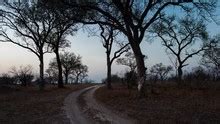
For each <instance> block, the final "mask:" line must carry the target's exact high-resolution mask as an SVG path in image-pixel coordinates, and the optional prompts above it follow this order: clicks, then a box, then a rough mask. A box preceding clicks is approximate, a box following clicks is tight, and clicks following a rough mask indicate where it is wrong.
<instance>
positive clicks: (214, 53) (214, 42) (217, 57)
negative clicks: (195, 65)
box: [201, 34, 220, 78]
mask: <svg viewBox="0 0 220 124" xmlns="http://www.w3.org/2000/svg"><path fill="white" fill-rule="evenodd" d="M201 62H202V65H204V66H206V67H207V68H210V69H211V70H212V73H214V77H215V78H219V77H220V34H218V35H217V36H215V37H214V38H213V39H211V45H210V47H209V49H206V50H205V51H204V53H203V56H202V60H201Z"/></svg>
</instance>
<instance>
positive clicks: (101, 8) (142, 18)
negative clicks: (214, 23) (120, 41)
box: [62, 0, 217, 96]
mask: <svg viewBox="0 0 220 124" xmlns="http://www.w3.org/2000/svg"><path fill="white" fill-rule="evenodd" d="M62 1H64V2H65V1H66V3H67V4H68V5H70V6H71V7H79V8H83V9H85V10H90V12H91V13H93V14H91V16H88V18H87V19H84V20H80V21H81V22H82V23H84V24H97V23H99V24H103V25H108V26H110V27H114V28H115V29H118V30H119V31H121V32H122V33H123V34H124V35H125V36H127V39H128V41H129V43H130V46H131V48H132V50H133V52H134V55H135V59H136V62H137V73H138V79H139V83H138V90H139V95H140V96H143V93H144V92H143V91H144V90H143V89H144V84H145V79H146V68H145V63H144V57H145V56H144V55H143V53H142V51H141V47H140V44H141V43H142V41H143V38H144V36H145V32H146V30H147V29H148V28H149V27H150V26H151V24H152V23H154V22H155V21H158V20H159V17H161V16H164V15H165V9H166V8H167V7H168V6H172V5H173V6H178V7H181V8H182V9H183V10H184V11H186V12H191V13H192V12H194V10H198V12H199V13H200V14H199V15H202V17H204V18H207V17H210V14H212V13H213V11H214V9H215V6H216V5H217V4H216V2H217V1H216V0H214V1H210V2H205V3H201V2H195V3H192V2H179V1H165V0H162V1H161V0H149V1H134V0H110V1H96V2H91V1H90V2H88V1H77V2H73V1H68V0H62ZM76 3H78V4H76ZM186 3H192V5H191V6H189V4H186Z"/></svg>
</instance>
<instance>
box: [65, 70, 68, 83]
mask: <svg viewBox="0 0 220 124" xmlns="http://www.w3.org/2000/svg"><path fill="white" fill-rule="evenodd" d="M68 77H69V73H68V72H67V71H66V73H65V84H68Z"/></svg>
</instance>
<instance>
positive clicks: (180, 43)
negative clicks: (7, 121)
mask: <svg viewBox="0 0 220 124" xmlns="http://www.w3.org/2000/svg"><path fill="white" fill-rule="evenodd" d="M176 20H177V19H176V17H175V16H170V17H167V18H164V20H163V21H162V22H161V23H157V24H154V25H153V28H152V30H151V31H152V32H154V33H155V34H156V36H158V37H159V38H160V39H161V41H162V45H163V46H165V47H166V48H167V50H168V51H169V52H170V53H171V54H172V55H174V57H175V60H176V61H177V72H178V81H179V82H180V81H181V80H182V76H183V70H182V68H183V67H185V66H187V65H188V64H185V63H186V61H187V60H188V59H189V58H191V57H193V56H194V55H197V54H199V53H200V52H202V51H204V50H205V49H206V45H205V44H206V43H207V42H206V41H207V39H208V33H207V32H206V26H205V24H204V22H203V21H202V20H197V19H194V18H192V17H190V16H188V17H184V18H182V19H178V20H177V21H176ZM199 42H200V45H202V46H201V47H199V48H196V47H193V45H195V44H196V43H199Z"/></svg>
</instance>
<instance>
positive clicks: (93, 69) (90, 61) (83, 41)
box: [0, 3, 220, 82]
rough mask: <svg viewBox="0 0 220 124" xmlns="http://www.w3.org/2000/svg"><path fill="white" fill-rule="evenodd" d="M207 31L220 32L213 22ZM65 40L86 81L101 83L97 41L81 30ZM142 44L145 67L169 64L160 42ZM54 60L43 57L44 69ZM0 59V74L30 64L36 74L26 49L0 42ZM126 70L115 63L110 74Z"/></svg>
mask: <svg viewBox="0 0 220 124" xmlns="http://www.w3.org/2000/svg"><path fill="white" fill-rule="evenodd" d="M218 5H219V3H218ZM171 11H172V10H171ZM216 14H217V15H218V20H220V7H219V6H218V9H217V13H216ZM208 32H209V33H210V35H215V34H217V33H220V25H216V24H215V23H210V24H208ZM68 39H69V40H70V41H71V47H70V48H67V49H66V50H65V51H70V52H74V53H75V54H79V55H81V56H82V61H83V64H86V65H87V66H88V67H89V79H92V80H94V81H96V82H100V81H101V79H103V78H105V77H106V56H105V49H104V48H103V46H102V44H101V40H100V38H98V37H88V33H87V32H85V31H82V30H80V31H78V32H77V34H76V35H75V36H70V37H68ZM141 45H142V51H143V53H144V54H145V55H147V56H148V59H147V60H146V63H147V64H146V65H147V67H148V68H149V67H151V66H152V65H154V64H156V63H160V62H162V63H163V64H165V65H172V64H171V62H170V60H169V58H168V56H167V54H166V53H165V48H164V47H162V46H161V42H159V41H157V40H155V41H154V42H153V43H149V42H147V41H146V40H145V41H143V43H142V44H141ZM53 57H55V55H54V54H53V53H52V54H46V55H45V59H44V61H45V70H46V69H47V67H48V63H49V61H50V59H51V58H53ZM0 59H1V60H0V73H7V72H8V71H9V69H10V68H11V67H12V66H20V65H32V66H33V67H34V72H35V73H36V74H38V70H39V61H38V58H37V57H36V56H35V55H34V54H33V53H31V52H29V51H28V50H26V49H23V48H21V47H18V46H16V45H13V44H11V43H2V42H0ZM199 61H200V60H199V59H198V57H194V58H192V59H191V60H190V65H189V67H186V68H184V69H188V68H190V67H192V66H195V65H196V64H197V63H199ZM188 62H189V61H188ZM125 70H126V68H125V67H124V66H122V65H116V64H115V63H114V64H113V67H112V74H115V73H118V74H119V75H122V74H123V73H124V72H125Z"/></svg>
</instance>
